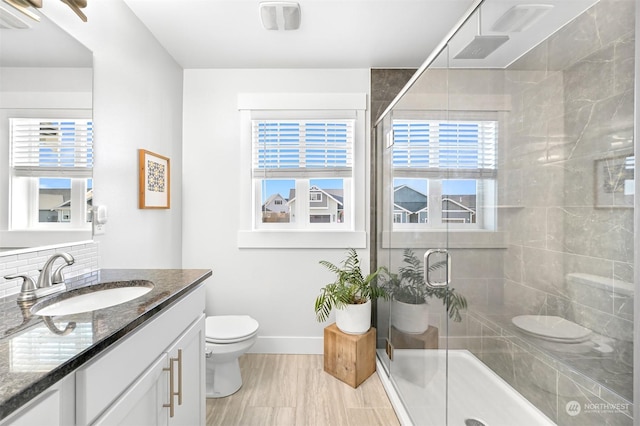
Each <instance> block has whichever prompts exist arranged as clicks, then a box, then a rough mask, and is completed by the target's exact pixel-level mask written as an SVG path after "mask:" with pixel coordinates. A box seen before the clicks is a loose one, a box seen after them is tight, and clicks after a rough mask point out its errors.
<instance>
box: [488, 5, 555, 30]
mask: <svg viewBox="0 0 640 426" xmlns="http://www.w3.org/2000/svg"><path fill="white" fill-rule="evenodd" d="M551 9H553V5H551V4H519V5H516V6H513V7H512V8H511V9H509V10H507V11H506V12H505V13H504V14H503V15H502V16H501V17H499V18H498V20H497V21H496V22H495V24H493V27H491V30H492V31H496V32H499V33H518V32H522V31H524V30H526V29H527V28H529V27H531V26H532V25H533V24H535V23H536V22H538V21H539V20H540V18H542V17H543V16H544V15H546V14H547V13H548V12H549V11H550V10H551Z"/></svg>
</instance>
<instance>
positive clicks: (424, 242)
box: [382, 229, 507, 249]
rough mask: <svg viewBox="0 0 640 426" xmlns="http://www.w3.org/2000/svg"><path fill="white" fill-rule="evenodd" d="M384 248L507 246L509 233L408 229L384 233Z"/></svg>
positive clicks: (499, 247)
mask: <svg viewBox="0 0 640 426" xmlns="http://www.w3.org/2000/svg"><path fill="white" fill-rule="evenodd" d="M382 248H450V249H457V248H461V249H465V248H474V249H475V248H496V249H503V248H507V235H506V233H505V232H500V231H487V230H484V229H477V230H464V229H450V230H448V231H446V230H424V231H419V230H411V231H409V230H407V231H393V232H389V231H385V232H383V233H382Z"/></svg>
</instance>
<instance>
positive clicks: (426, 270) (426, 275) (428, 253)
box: [424, 249, 451, 287]
mask: <svg viewBox="0 0 640 426" xmlns="http://www.w3.org/2000/svg"><path fill="white" fill-rule="evenodd" d="M436 253H440V254H446V255H447V257H446V260H444V261H442V262H445V263H446V265H444V266H446V268H447V274H446V276H445V280H444V281H436V282H432V281H431V279H430V276H429V272H430V270H431V267H432V266H433V267H434V268H435V269H438V268H439V267H440V266H438V265H439V264H438V263H435V264H434V265H431V264H430V263H429V258H430V257H431V255H433V254H436ZM424 282H425V283H426V284H427V285H428V286H429V287H446V286H447V285H448V284H449V283H450V282H451V255H450V254H449V252H448V251H447V250H445V249H431V250H427V251H426V252H425V253H424Z"/></svg>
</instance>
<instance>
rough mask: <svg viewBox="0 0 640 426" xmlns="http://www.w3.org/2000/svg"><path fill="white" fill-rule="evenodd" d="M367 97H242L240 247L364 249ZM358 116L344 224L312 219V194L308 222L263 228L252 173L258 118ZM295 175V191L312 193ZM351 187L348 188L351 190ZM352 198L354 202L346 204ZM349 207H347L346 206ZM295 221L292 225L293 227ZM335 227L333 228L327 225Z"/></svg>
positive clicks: (305, 180)
mask: <svg viewBox="0 0 640 426" xmlns="http://www.w3.org/2000/svg"><path fill="white" fill-rule="evenodd" d="M366 109H367V95H366V94H365V93H311V94H303V93H284V94H282V93H242V94H239V95H238V110H239V115H240V129H241V130H240V142H241V161H242V167H241V179H240V184H241V188H247V189H250V190H247V191H241V195H240V198H241V200H240V201H241V202H240V222H241V223H240V229H239V231H238V247H240V248H261V247H264V248H338V247H345V246H349V247H354V248H365V247H366V244H367V238H366V231H365V227H366V210H367V209H366V208H365V205H366V199H367V196H366V194H367V191H366V190H365V188H366V178H365V176H366V172H367V167H368V164H367V162H366V158H367V153H368V149H369V148H368V144H367V139H368V135H367V133H366V126H367V124H368V118H367V116H366ZM332 118H333V119H353V120H355V121H354V124H353V126H354V128H353V130H354V142H353V165H352V172H351V177H345V178H343V179H345V180H347V179H350V180H351V181H348V182H345V183H344V190H345V194H344V203H345V205H344V209H345V211H347V214H345V215H344V216H345V220H344V223H333V224H323V223H307V222H310V220H309V215H310V213H309V212H310V208H309V207H310V206H309V204H310V203H309V201H308V197H305V198H304V199H305V200H307V201H306V202H305V203H297V204H298V205H299V206H300V205H301V204H305V205H306V206H304V208H302V209H298V213H297V214H298V215H302V216H301V217H305V224H304V226H298V225H300V224H299V223H298V224H297V225H296V224H288V223H285V224H269V225H276V226H267V227H265V226H260V221H259V219H260V217H259V215H258V214H256V212H257V211H258V210H259V209H256V208H255V207H256V206H260V205H261V204H260V203H261V202H262V200H261V196H260V184H259V183H258V182H257V181H256V180H254V179H253V177H252V143H251V142H252V129H251V121H252V120H256V119H282V120H285V119H332ZM316 178H317V177H309V178H304V177H303V178H299V179H296V194H308V193H309V186H310V180H313V179H316ZM348 188H349V189H348ZM347 200H349V201H348V202H349V203H350V206H347V205H346V203H347ZM348 208H349V209H350V211H348V210H347V209H348ZM292 225H293V226H292ZM327 225H330V226H327Z"/></svg>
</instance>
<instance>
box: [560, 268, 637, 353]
mask: <svg viewBox="0 0 640 426" xmlns="http://www.w3.org/2000/svg"><path fill="white" fill-rule="evenodd" d="M566 285H567V292H568V295H569V298H570V299H571V302H572V303H571V307H572V311H573V317H574V318H573V321H574V322H576V323H578V324H580V325H582V326H584V327H587V328H589V329H591V330H593V331H595V332H596V333H598V334H602V335H604V336H608V337H613V338H615V339H619V340H625V341H631V340H633V294H634V288H633V284H632V283H629V282H625V281H621V280H614V279H613V278H609V277H602V276H598V275H592V274H585V273H578V272H576V273H570V274H567V275H566Z"/></svg>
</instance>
